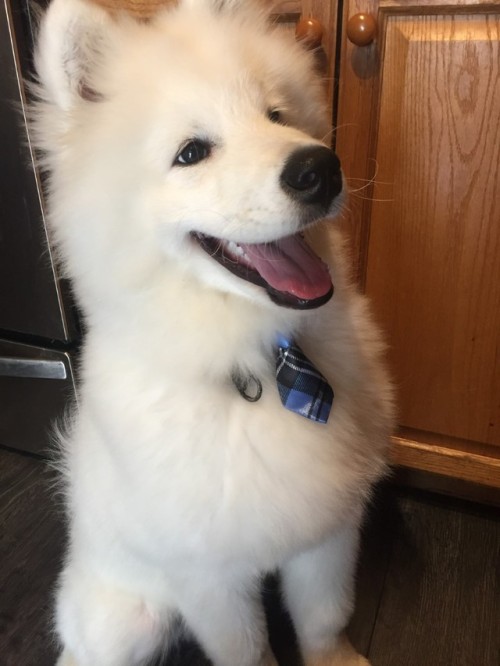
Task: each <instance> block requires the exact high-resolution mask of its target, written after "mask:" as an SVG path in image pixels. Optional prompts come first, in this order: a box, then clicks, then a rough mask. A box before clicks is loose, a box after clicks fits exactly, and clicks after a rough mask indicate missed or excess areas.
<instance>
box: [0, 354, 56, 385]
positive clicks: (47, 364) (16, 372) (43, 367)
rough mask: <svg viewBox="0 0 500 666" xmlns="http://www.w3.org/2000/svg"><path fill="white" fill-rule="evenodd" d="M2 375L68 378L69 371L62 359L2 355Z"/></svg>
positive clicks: (0, 359) (0, 367)
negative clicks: (50, 359) (49, 359)
mask: <svg viewBox="0 0 500 666" xmlns="http://www.w3.org/2000/svg"><path fill="white" fill-rule="evenodd" d="M0 377H29V378H31V379H67V377H68V373H67V370H66V366H65V365H64V363H63V362H62V361H48V360H45V359H38V358H16V357H14V356H0Z"/></svg>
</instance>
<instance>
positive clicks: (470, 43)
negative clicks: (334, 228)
mask: <svg viewBox="0 0 500 666" xmlns="http://www.w3.org/2000/svg"><path fill="white" fill-rule="evenodd" d="M358 12H366V13H369V14H371V15H372V16H374V17H375V19H376V21H377V26H378V31H377V37H376V39H375V41H374V42H373V43H372V44H370V45H369V46H364V47H360V46H355V45H354V44H352V43H351V42H349V40H348V39H347V38H346V36H345V30H342V48H341V56H340V81H339V86H340V87H339V105H338V114H337V123H338V130H337V151H338V153H339V155H340V157H341V160H342V162H343V166H344V170H345V172H346V175H347V178H348V181H349V185H350V187H351V189H352V194H351V201H350V215H349V219H348V223H347V225H346V226H347V227H348V231H349V232H350V233H351V237H352V241H353V250H354V257H355V273H356V277H357V279H358V280H359V283H360V285H361V286H362V288H363V289H364V290H365V291H366V293H367V294H368V295H369V296H370V298H371V299H372V301H373V308H374V311H375V314H376V317H377V319H378V320H379V322H380V324H381V325H382V327H383V328H384V329H385V331H386V333H387V338H388V342H389V359H390V364H391V367H392V371H393V374H394V377H395V381H396V386H397V392H398V395H399V406H400V417H399V418H400V429H399V432H398V433H397V436H396V437H395V438H394V459H395V461H396V462H397V463H400V464H402V465H404V466H408V467H411V468H415V469H421V470H426V471H431V472H435V473H439V474H444V475H447V476H451V477H454V478H459V479H464V480H468V481H474V482H479V483H482V484H486V485H492V486H497V487H498V486H500V2H498V0H496V1H495V2H489V3H488V4H483V3H482V2H467V1H464V2H449V1H446V0H444V1H443V0H439V2H434V0H415V1H414V2H407V1H405V0H399V1H397V0H348V1H347V0H346V3H345V5H344V16H343V22H344V25H345V24H346V23H347V20H348V19H349V18H350V17H351V16H353V15H354V14H357V13H358Z"/></svg>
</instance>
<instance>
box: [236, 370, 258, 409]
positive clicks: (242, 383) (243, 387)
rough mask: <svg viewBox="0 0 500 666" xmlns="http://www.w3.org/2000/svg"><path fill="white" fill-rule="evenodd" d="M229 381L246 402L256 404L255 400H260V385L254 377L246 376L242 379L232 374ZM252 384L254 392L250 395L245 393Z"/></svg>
mask: <svg viewBox="0 0 500 666" xmlns="http://www.w3.org/2000/svg"><path fill="white" fill-rule="evenodd" d="M231 379H232V380H233V384H234V385H235V386H236V388H237V389H238V393H239V394H240V395H241V396H242V397H243V398H245V400H248V402H257V400H260V398H261V396H262V383H261V381H260V379H257V377H255V376H254V375H247V376H246V377H242V376H241V375H239V374H237V373H233V374H232V375H231ZM252 384H254V386H255V390H254V391H252V392H251V393H248V392H247V391H248V389H249V386H250V388H252V387H251V385H252Z"/></svg>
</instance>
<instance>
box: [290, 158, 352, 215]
mask: <svg viewBox="0 0 500 666" xmlns="http://www.w3.org/2000/svg"><path fill="white" fill-rule="evenodd" d="M280 183H281V187H282V189H283V190H284V191H285V192H286V193H287V194H288V195H289V196H291V197H292V198H293V199H295V200H296V201H297V202H299V203H303V204H315V205H316V206H320V207H321V209H322V212H325V213H326V212H327V211H328V209H329V208H330V205H331V203H332V201H333V199H334V198H335V197H336V196H337V195H338V194H340V192H341V191H342V172H341V170H340V161H339V158H338V157H337V155H335V153H334V152H332V151H331V150H329V149H328V148H326V147H325V146H306V147H305V148H299V149H298V150H296V151H294V152H293V153H292V154H291V155H290V156H289V157H288V159H287V161H286V163H285V166H284V168H283V171H282V173H281V177H280Z"/></svg>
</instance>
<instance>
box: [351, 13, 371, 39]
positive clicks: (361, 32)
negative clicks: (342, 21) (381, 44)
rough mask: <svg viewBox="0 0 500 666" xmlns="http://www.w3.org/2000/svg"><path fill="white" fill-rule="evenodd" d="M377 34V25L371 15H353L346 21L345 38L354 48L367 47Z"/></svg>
mask: <svg viewBox="0 0 500 666" xmlns="http://www.w3.org/2000/svg"><path fill="white" fill-rule="evenodd" d="M376 34H377V23H376V21H375V19H374V18H373V16H372V15H371V14H354V16H351V18H350V19H349V20H348V21H347V37H348V39H349V41H350V42H352V43H353V44H355V45H356V46H368V44H371V43H372V42H373V40H374V39H375V35H376Z"/></svg>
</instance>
